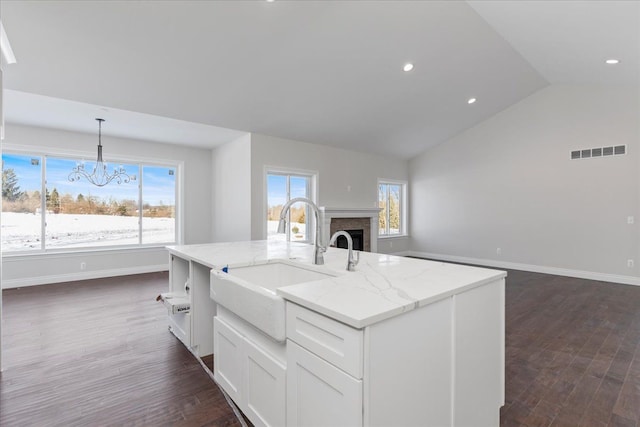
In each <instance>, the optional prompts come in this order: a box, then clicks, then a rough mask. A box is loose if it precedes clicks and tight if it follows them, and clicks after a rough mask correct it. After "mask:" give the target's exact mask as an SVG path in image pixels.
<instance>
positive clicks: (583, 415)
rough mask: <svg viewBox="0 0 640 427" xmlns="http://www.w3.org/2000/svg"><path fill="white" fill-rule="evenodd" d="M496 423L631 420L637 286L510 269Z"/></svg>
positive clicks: (639, 388)
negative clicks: (502, 391) (502, 401)
mask: <svg viewBox="0 0 640 427" xmlns="http://www.w3.org/2000/svg"><path fill="white" fill-rule="evenodd" d="M506 301H507V309H506V315H507V331H506V332H507V333H506V345H507V349H506V362H507V363H506V405H505V406H504V408H503V409H502V413H501V415H502V416H501V423H502V425H503V426H520V425H524V426H572V427H573V426H589V427H591V426H606V425H612V426H638V420H639V418H640V287H638V286H625V285H617V284H611V283H603V282H597V281H589V280H581V279H573V278H567V277H559V276H550V275H545V274H537V273H527V272H521V271H510V272H509V276H508V278H507V297H506Z"/></svg>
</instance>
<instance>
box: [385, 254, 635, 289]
mask: <svg viewBox="0 0 640 427" xmlns="http://www.w3.org/2000/svg"><path fill="white" fill-rule="evenodd" d="M400 254H401V255H402V256H415V257H421V258H429V259H435V260H438V261H452V262H461V263H464V264H475V265H482V266H487V267H498V268H506V269H509V270H522V271H532V272H534V273H545V274H555V275H556V276H567V277H577V278H579V279H589V280H598V281H601V282H612V283H621V284H624V285H635V286H640V277H635V276H621V275H617V274H608V273H598V272H595V271H583V270H571V269H567V268H558V267H547V266H543V265H533V264H521V263H516V262H507V261H496V260H493V259H480V258H469V257H462V256H455V255H442V254H434V253H429V252H419V251H403V252H398V253H397V254H394V255H400Z"/></svg>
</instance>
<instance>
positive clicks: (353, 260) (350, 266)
mask: <svg viewBox="0 0 640 427" xmlns="http://www.w3.org/2000/svg"><path fill="white" fill-rule="evenodd" d="M339 236H344V237H346V238H347V249H348V250H349V257H348V258H347V271H356V265H357V264H358V261H360V252H358V251H355V253H354V251H353V239H351V235H350V234H349V233H347V232H346V231H342V230H341V231H336V232H335V233H333V236H331V240H330V241H329V246H331V245H333V244H334V243H335V241H336V240H338V237H339ZM354 255H355V257H354Z"/></svg>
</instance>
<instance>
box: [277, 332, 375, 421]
mask: <svg viewBox="0 0 640 427" xmlns="http://www.w3.org/2000/svg"><path fill="white" fill-rule="evenodd" d="M287 425H289V426H297V427H307V426H319V427H320V426H322V427H324V426H361V425H362V381H361V380H357V379H355V378H353V377H352V376H350V375H348V374H347V373H345V372H344V371H341V370H340V369H338V368H336V367H335V366H333V365H331V364H330V363H328V362H325V361H324V360H322V359H320V358H319V357H317V356H315V355H314V354H312V353H310V352H308V351H307V350H305V349H303V348H302V347H300V346H299V345H297V344H296V343H294V342H293V341H291V340H287Z"/></svg>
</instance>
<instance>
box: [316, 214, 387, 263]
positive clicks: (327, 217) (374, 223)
mask: <svg viewBox="0 0 640 427" xmlns="http://www.w3.org/2000/svg"><path fill="white" fill-rule="evenodd" d="M379 212H380V208H335V207H326V206H322V207H320V213H321V216H322V225H323V227H322V228H323V230H324V236H323V239H322V242H323V243H324V244H326V243H328V242H329V239H330V238H331V236H330V235H329V234H330V229H331V220H332V219H333V218H369V219H370V221H371V227H370V228H371V233H370V239H371V242H370V245H371V252H377V249H378V213H379Z"/></svg>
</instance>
